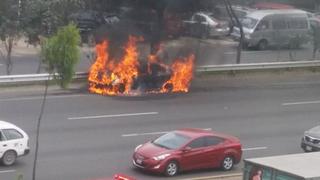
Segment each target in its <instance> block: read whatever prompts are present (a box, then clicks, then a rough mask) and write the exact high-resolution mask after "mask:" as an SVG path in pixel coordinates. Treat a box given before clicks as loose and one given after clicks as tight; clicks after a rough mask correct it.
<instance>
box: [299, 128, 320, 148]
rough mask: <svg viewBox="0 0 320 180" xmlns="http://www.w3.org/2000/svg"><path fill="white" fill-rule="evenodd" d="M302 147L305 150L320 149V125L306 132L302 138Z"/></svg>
mask: <svg viewBox="0 0 320 180" xmlns="http://www.w3.org/2000/svg"><path fill="white" fill-rule="evenodd" d="M301 148H302V149H303V150H304V151H305V152H311V151H319V150H320V126H316V127H313V128H311V129H309V130H307V131H306V132H304V136H303V138H302V140H301Z"/></svg>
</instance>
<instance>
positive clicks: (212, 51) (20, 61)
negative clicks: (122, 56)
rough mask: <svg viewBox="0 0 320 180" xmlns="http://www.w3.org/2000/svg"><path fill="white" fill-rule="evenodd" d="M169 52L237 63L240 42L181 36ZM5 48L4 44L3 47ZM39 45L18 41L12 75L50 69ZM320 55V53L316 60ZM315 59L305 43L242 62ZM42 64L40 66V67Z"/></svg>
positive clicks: (1, 69) (88, 58) (85, 53)
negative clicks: (42, 57) (41, 58)
mask: <svg viewBox="0 0 320 180" xmlns="http://www.w3.org/2000/svg"><path fill="white" fill-rule="evenodd" d="M163 44H164V47H165V49H166V50H167V52H168V54H169V59H174V58H175V57H179V55H180V54H181V52H182V51H185V50H190V51H193V52H195V54H196V57H197V60H196V63H197V65H220V64H235V63H236V47H237V42H234V41H232V40H231V39H207V40H199V39H195V38H179V39H176V40H170V41H166V42H164V43H163ZM0 48H1V47H0ZM139 50H140V52H141V55H142V59H143V58H144V57H145V56H146V54H147V53H148V52H150V49H149V45H148V44H140V45H139ZM93 52H94V48H88V47H86V46H83V47H82V48H81V59H80V62H79V64H78V65H77V67H76V71H77V72H86V71H88V69H89V67H90V66H91V64H92V63H93V62H94V60H95V58H94V57H95V56H94V54H93ZM38 54H39V48H34V47H32V46H29V47H27V45H25V44H23V43H18V45H17V46H16V47H15V48H14V50H13V54H12V61H13V70H12V74H34V73H37V72H41V73H44V72H46V70H45V68H44V67H43V66H41V65H40V66H39V56H38ZM318 58H319V55H318V56H317V57H316V59H318ZM299 60H312V46H311V45H310V44H306V45H304V46H303V47H302V48H300V49H295V50H288V49H274V48H273V49H270V50H266V51H256V50H244V51H243V52H242V58H241V61H240V63H261V62H281V61H299ZM5 64H6V63H5V61H4V59H3V58H1V56H0V76H1V75H6V65H5ZM39 67H40V68H39Z"/></svg>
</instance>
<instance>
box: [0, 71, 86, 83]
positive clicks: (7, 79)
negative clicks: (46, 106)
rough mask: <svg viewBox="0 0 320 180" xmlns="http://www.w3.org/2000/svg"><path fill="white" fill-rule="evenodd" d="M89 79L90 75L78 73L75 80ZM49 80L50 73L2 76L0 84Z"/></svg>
mask: <svg viewBox="0 0 320 180" xmlns="http://www.w3.org/2000/svg"><path fill="white" fill-rule="evenodd" d="M87 77H88V73H83V72H78V73H76V75H75V76H74V79H85V78H87ZM48 78H49V74H48V73H45V74H23V75H9V76H0V84H7V83H28V82H41V81H46V80H48ZM52 79H53V76H52V75H51V77H50V80H52Z"/></svg>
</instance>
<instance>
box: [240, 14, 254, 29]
mask: <svg viewBox="0 0 320 180" xmlns="http://www.w3.org/2000/svg"><path fill="white" fill-rule="evenodd" d="M257 22H258V20H257V19H254V18H251V17H245V18H244V19H242V26H243V27H245V28H247V29H253V28H254V27H255V26H256V24H257Z"/></svg>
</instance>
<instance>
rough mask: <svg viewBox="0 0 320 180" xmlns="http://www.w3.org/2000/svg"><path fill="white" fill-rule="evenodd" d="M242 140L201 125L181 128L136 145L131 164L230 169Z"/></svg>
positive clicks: (157, 168) (155, 168)
mask: <svg viewBox="0 0 320 180" xmlns="http://www.w3.org/2000/svg"><path fill="white" fill-rule="evenodd" d="M241 156H242V149H241V143H240V141H239V139H238V138H236V137H233V136H230V135H225V134H222V133H218V132H214V131H209V130H203V129H195V128H188V129H180V130H176V131H172V132H169V133H167V134H165V135H162V136H160V137H159V138H157V139H155V140H152V141H149V142H147V143H145V144H141V145H138V146H137V147H136V148H135V150H134V153H133V165H134V166H135V167H137V168H139V169H142V170H145V171H150V172H155V173H163V174H165V175H166V176H174V175H177V174H178V172H182V171H188V170H194V169H203V168H218V167H221V168H222V169H223V170H231V169H232V168H233V166H234V165H235V164H237V163H239V162H240V160H241Z"/></svg>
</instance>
